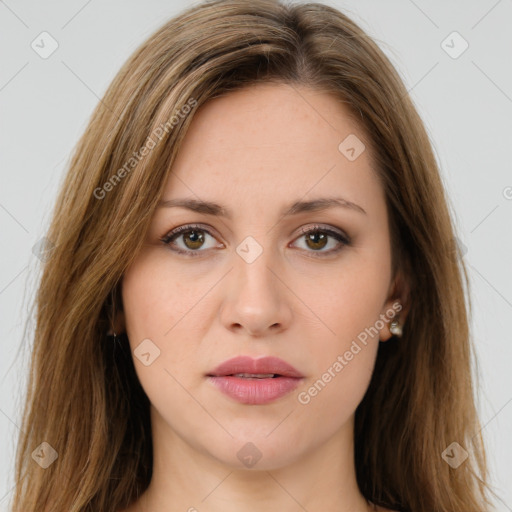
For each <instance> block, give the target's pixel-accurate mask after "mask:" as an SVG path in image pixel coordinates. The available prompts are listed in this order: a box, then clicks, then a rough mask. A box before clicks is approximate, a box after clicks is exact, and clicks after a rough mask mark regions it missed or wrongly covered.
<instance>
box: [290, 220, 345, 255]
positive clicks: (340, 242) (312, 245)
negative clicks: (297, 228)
mask: <svg viewBox="0 0 512 512" xmlns="http://www.w3.org/2000/svg"><path fill="white" fill-rule="evenodd" d="M301 233H302V236H300V237H299V238H298V239H297V240H301V239H304V240H305V249H304V250H305V251H307V252H309V253H318V254H313V255H314V256H324V255H328V254H333V253H336V252H338V251H340V250H341V249H342V248H343V247H344V246H346V245H350V239H349V238H348V237H347V236H345V235H343V234H342V233H340V232H338V231H334V230H333V229H329V228H323V227H321V226H313V227H312V228H305V229H302V230H301ZM331 240H332V241H333V243H332V244H331V249H330V250H323V249H324V248H325V247H327V246H328V245H329V243H330V241H331Z"/></svg>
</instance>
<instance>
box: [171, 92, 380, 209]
mask: <svg viewBox="0 0 512 512" xmlns="http://www.w3.org/2000/svg"><path fill="white" fill-rule="evenodd" d="M354 137H355V138H354ZM345 140H349V141H356V144H357V143H358V142H357V141H359V144H360V146H358V147H356V150H358V151H361V148H363V147H364V146H363V140H365V136H364V133H363V132H362V128H361V127H360V126H359V125H358V123H357V122H356V121H355V119H354V117H353V115H352V113H351V111H350V110H349V109H348V108H347V107H346V106H345V105H344V104H343V102H342V101H341V100H340V99H338V98H336V97H335V96H334V95H332V94H328V93H325V92H320V91H317V90H313V89H310V88H307V87H298V86H296V85H293V86H291V85H287V84H258V85H254V86H249V87H246V88H245V89H242V90H238V91H235V92H230V93H228V94H226V95H224V96H221V97H218V98H214V99H212V100H210V101H209V102H207V103H206V104H204V105H202V106H201V108H200V109H199V110H198V111H197V112H196V113H195V116H194V118H193V120H192V122H191V124H190V127H189V130H188V132H187V134H186V135H185V138H184V140H183V143H182V146H181V148H180V151H179V153H178V155H177V158H176V160H175V162H174V164H173V168H172V171H173V172H172V173H170V175H169V179H168V182H167V184H166V186H165V190H164V194H163V196H164V198H166V199H169V198H171V197H195V198H201V199H203V198H206V197H208V198H211V197H212V196H214V197H215V198H217V197H219V195H221V196H222V197H223V198H228V197H230V202H231V203H235V202H236V201H237V200H238V201H243V202H247V201H249V202H251V204H253V206H255V205H257V204H258V203H259V204H260V205H261V201H268V200H272V199H273V200H279V197H281V196H283V194H284V195H286V196H287V197H288V196H290V197H292V196H293V197H294V198H300V197H303V196H306V195H311V196H318V195H325V194H326V193H329V194H330V195H332V194H333V193H336V192H339V193H340V194H342V195H344V196H350V197H347V199H349V200H353V201H355V202H360V203H361V202H362V203H367V202H368V198H365V194H366V193H367V194H370V195H375V194H380V195H381V197H382V191H379V188H380V187H379V184H378V182H377V180H376V176H375V173H374V171H373V169H372V168H371V162H370V155H369V149H368V145H367V144H366V145H365V146H366V149H365V150H363V151H362V152H361V154H360V155H359V156H357V158H356V159H355V160H354V159H352V160H350V159H349V158H347V156H346V154H345V153H343V151H341V150H340V148H339V146H340V143H343V141H345ZM352 145H353V144H352ZM343 147H344V146H343V144H342V148H343ZM367 194H366V195H367Z"/></svg>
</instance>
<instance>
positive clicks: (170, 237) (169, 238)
mask: <svg viewBox="0 0 512 512" xmlns="http://www.w3.org/2000/svg"><path fill="white" fill-rule="evenodd" d="M191 231H202V232H204V233H207V234H208V235H210V236H211V237H213V238H215V237H214V236H213V235H212V234H211V233H210V231H209V230H208V229H206V228H204V227H202V226H201V225H199V224H189V225H185V226H179V227H178V228H176V229H173V230H172V231H170V232H169V233H167V234H166V235H165V236H163V237H162V238H160V241H161V242H163V243H164V244H165V245H166V246H168V247H169V249H171V250H172V251H174V252H177V253H178V254H185V255H187V256H192V257H195V256H200V255H201V253H203V252H206V251H207V250H208V249H207V250H196V251H193V250H190V249H189V250H184V249H180V248H176V247H171V242H174V240H176V239H177V238H178V237H179V236H181V235H183V234H186V233H188V232H191ZM310 233H324V234H326V235H328V236H329V237H332V238H334V239H335V240H337V241H338V242H340V244H341V245H340V246H339V247H338V248H336V249H331V250H329V251H313V250H311V251H306V252H311V253H312V255H311V256H312V257H314V258H322V257H324V256H322V255H325V254H329V255H331V254H335V253H338V252H339V251H341V249H342V248H343V247H344V246H348V245H350V244H351V241H350V238H349V237H347V236H345V235H343V234H341V233H338V232H337V231H334V230H332V229H329V228H325V227H322V226H320V225H314V226H313V227H311V228H303V229H301V232H300V236H299V237H298V238H301V237H303V236H305V235H309V234H310ZM315 253H316V254H315Z"/></svg>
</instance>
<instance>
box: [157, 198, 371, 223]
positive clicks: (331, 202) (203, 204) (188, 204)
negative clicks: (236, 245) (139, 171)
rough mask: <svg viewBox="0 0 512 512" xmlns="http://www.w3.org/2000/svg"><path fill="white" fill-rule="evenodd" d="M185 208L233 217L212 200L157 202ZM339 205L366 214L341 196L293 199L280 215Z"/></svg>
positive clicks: (284, 215)
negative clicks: (303, 199) (309, 199)
mask: <svg viewBox="0 0 512 512" xmlns="http://www.w3.org/2000/svg"><path fill="white" fill-rule="evenodd" d="M173 207H179V208H186V209H187V210H192V211H194V212H197V213H204V214H207V215H215V216H218V217H225V218H227V219H232V218H233V213H232V211H231V210H229V209H228V208H226V207H224V206H222V205H220V204H218V203H215V202H213V201H202V200H201V201H200V200H197V199H189V198H177V199H167V200H161V201H159V202H158V204H157V208H173ZM334 207H341V208H347V209H351V210H354V211H357V212H359V213H363V214H364V215H366V214H367V213H366V211H365V210H364V209H363V208H362V207H361V206H359V205H358V204H356V203H353V202H352V201H347V200H346V199H343V198H342V197H321V198H318V199H313V200H311V201H300V200H299V201H295V202H294V203H292V204H291V205H289V206H288V207H286V208H285V209H284V211H283V212H282V217H289V216H291V215H297V214H299V213H303V212H318V211H323V210H327V209H329V208H334Z"/></svg>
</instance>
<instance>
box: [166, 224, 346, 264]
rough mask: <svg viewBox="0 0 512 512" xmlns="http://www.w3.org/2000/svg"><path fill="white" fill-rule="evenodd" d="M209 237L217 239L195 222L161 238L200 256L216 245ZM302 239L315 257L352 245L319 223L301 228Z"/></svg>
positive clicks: (178, 249)
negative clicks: (209, 241)
mask: <svg viewBox="0 0 512 512" xmlns="http://www.w3.org/2000/svg"><path fill="white" fill-rule="evenodd" d="M208 237H209V238H211V239H213V240H215V237H214V236H213V235H212V234H211V233H210V231H208V229H206V228H204V227H202V226H201V225H197V224H195V225H185V226H179V227H177V228H176V229H173V230H172V231H171V232H169V233H168V234H167V235H165V236H164V237H162V238H161V239H160V240H161V241H162V242H163V243H164V244H165V245H168V246H169V248H170V249H171V250H172V251H175V252H177V253H178V254H185V255H187V256H199V255H200V253H201V252H206V251H207V250H208V249H212V248H214V247H215V246H214V245H210V246H208V244H207V243H206V241H207V239H208ZM300 239H304V241H305V249H304V250H305V251H307V252H310V253H313V254H312V256H314V257H321V256H324V255H326V254H334V253H337V252H339V251H340V250H341V249H342V248H343V247H344V246H346V245H350V238H349V237H347V236H346V235H344V234H343V233H341V232H338V231H335V230H334V229H331V228H327V227H322V226H319V225H315V226H312V227H310V228H303V229H301V236H300V237H299V238H297V239H296V240H300ZM178 242H181V243H178ZM329 243H331V245H334V248H332V247H331V249H329V250H324V249H325V248H326V247H328V246H329ZM223 247H224V244H221V247H220V248H223ZM314 253H318V254H314Z"/></svg>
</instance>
